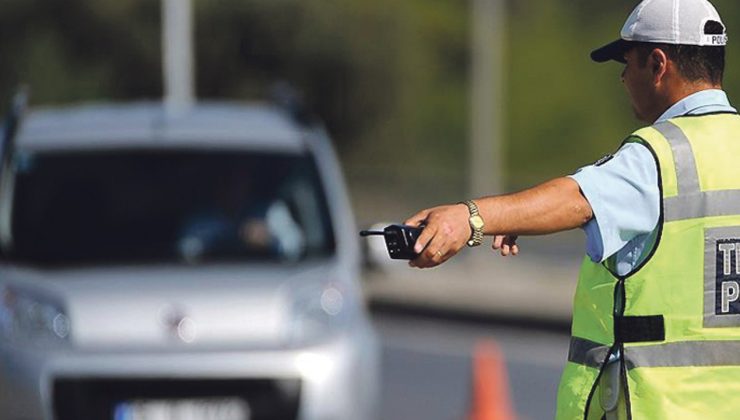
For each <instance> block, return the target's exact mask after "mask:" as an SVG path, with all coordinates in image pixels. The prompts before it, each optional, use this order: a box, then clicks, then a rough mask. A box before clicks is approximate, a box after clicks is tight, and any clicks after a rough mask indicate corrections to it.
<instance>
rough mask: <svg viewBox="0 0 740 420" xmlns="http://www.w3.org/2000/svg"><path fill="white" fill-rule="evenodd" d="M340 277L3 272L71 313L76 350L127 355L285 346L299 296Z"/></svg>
mask: <svg viewBox="0 0 740 420" xmlns="http://www.w3.org/2000/svg"><path fill="white" fill-rule="evenodd" d="M337 270H338V268H337V266H336V265H334V264H329V263H306V264H301V265H296V266H289V267H286V266H280V265H268V264H265V265H249V266H245V265H219V266H210V267H175V266H173V267H116V268H88V269H63V270H49V269H44V270H40V269H28V268H10V269H8V268H5V269H3V270H2V271H4V272H5V273H4V274H5V275H4V276H3V277H5V279H7V281H4V283H6V284H8V285H9V286H10V287H12V288H13V289H15V290H17V292H18V293H28V294H30V295H31V296H32V297H34V298H35V299H37V300H40V301H42V302H50V303H53V304H55V305H58V306H60V307H61V308H63V310H64V311H65V312H66V314H67V316H68V317H69V320H70V323H71V335H70V338H71V340H72V341H73V343H74V344H75V345H76V346H79V347H101V346H103V347H115V348H119V349H120V348H141V347H146V348H152V347H167V348H171V347H172V346H183V348H187V347H188V346H190V347H192V346H209V347H210V346H216V347H219V348H223V347H224V346H227V347H228V346H232V345H233V346H239V347H244V346H249V347H270V348H274V347H276V346H282V345H285V344H286V343H287V342H288V339H289V331H290V325H291V317H292V309H293V306H294V305H293V302H294V300H295V294H296V293H297V292H299V291H303V290H309V291H310V290H312V289H313V290H317V291H318V290H321V288H322V286H323V285H325V284H327V283H329V282H333V281H337V280H340V279H341V277H343V276H340V275H339V273H338V272H337ZM318 293H320V292H318Z"/></svg>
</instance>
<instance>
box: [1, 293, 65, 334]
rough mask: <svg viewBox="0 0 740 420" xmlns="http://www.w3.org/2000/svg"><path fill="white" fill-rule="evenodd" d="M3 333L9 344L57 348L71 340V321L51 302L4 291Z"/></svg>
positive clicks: (2, 297) (2, 304) (2, 308)
mask: <svg viewBox="0 0 740 420" xmlns="http://www.w3.org/2000/svg"><path fill="white" fill-rule="evenodd" d="M0 331H1V333H2V334H3V336H5V338H7V339H8V340H18V341H24V342H32V343H34V344H38V345H40V346H54V345H59V344H61V343H65V342H67V341H68V340H69V335H70V331H71V326H70V322H69V317H68V316H67V314H66V313H65V312H64V310H63V309H62V308H61V306H60V305H56V304H54V303H52V302H49V301H46V300H44V299H41V298H38V297H35V296H33V295H30V294H27V293H23V292H20V291H17V290H14V289H10V288H6V289H4V290H2V296H1V300H0Z"/></svg>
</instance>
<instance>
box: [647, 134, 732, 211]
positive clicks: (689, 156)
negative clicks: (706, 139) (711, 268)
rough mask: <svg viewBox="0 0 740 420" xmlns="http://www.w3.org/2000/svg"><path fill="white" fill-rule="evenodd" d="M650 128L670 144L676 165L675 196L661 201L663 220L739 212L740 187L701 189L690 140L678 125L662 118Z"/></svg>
mask: <svg viewBox="0 0 740 420" xmlns="http://www.w3.org/2000/svg"><path fill="white" fill-rule="evenodd" d="M653 128H655V129H656V130H658V132H660V133H661V134H662V135H663V137H665V138H666V140H667V141H668V143H669V144H670V146H671V151H672V152H673V161H674V163H675V165H676V179H677V181H678V196H675V197H669V198H666V199H665V200H664V202H663V205H664V210H665V214H664V220H665V221H666V222H673V221H677V220H686V219H696V218H699V217H715V216H727V215H733V214H740V190H722V191H707V192H702V191H701V189H700V186H699V173H698V171H697V169H696V159H695V158H694V152H693V151H692V150H691V143H690V142H689V139H687V138H686V135H685V134H684V133H683V131H681V129H680V128H679V127H678V126H677V125H675V124H674V123H672V122H670V121H665V122H661V123H658V124H656V125H654V126H653Z"/></svg>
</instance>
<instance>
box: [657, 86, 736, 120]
mask: <svg viewBox="0 0 740 420" xmlns="http://www.w3.org/2000/svg"><path fill="white" fill-rule="evenodd" d="M708 112H737V110H736V109H735V108H733V107H732V105H730V101H729V99H727V94H726V93H725V92H724V91H723V90H720V89H707V90H702V91H699V92H696V93H692V94H691V95H689V96H687V97H685V98H683V99H681V100H680V101H678V102H676V103H675V104H673V105H672V106H671V107H670V108H668V109H667V110H666V111H665V112H664V113H663V115H661V116H660V118H658V120H657V121H655V122H656V123H659V122H662V121H665V120H669V119H671V118H674V117H680V116H682V115H698V114H703V113H708Z"/></svg>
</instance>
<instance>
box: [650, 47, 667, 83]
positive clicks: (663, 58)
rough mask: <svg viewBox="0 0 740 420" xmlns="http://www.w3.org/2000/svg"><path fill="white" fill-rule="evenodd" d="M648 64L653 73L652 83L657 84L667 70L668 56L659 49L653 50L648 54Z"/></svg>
mask: <svg viewBox="0 0 740 420" xmlns="http://www.w3.org/2000/svg"><path fill="white" fill-rule="evenodd" d="M648 63H649V65H650V70H651V71H652V73H653V82H655V83H656V84H659V83H660V82H661V81H662V80H663V77H664V76H665V73H666V71H667V70H668V56H667V55H666V53H665V51H663V50H661V49H660V48H654V49H653V51H651V52H650V60H649V61H648Z"/></svg>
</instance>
